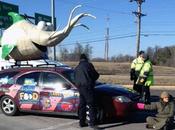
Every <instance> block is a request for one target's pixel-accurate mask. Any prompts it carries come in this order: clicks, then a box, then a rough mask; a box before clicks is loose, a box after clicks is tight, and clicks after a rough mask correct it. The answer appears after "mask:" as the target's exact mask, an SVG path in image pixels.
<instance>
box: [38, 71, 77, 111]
mask: <svg viewBox="0 0 175 130" xmlns="http://www.w3.org/2000/svg"><path fill="white" fill-rule="evenodd" d="M77 100H78V99H77V95H76V90H75V89H74V88H73V86H72V84H71V83H70V82H69V81H68V80H67V79H66V78H64V77H63V76H62V75H61V74H59V73H54V72H42V90H41V91H40V103H41V106H42V110H43V111H53V112H63V113H74V112H76V111H77V108H78V101H77Z"/></svg>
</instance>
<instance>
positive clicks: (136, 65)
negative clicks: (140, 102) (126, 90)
mask: <svg viewBox="0 0 175 130" xmlns="http://www.w3.org/2000/svg"><path fill="white" fill-rule="evenodd" d="M144 57H145V53H144V51H140V52H139V56H138V57H137V58H136V59H134V60H133V61H132V63H131V70H130V79H131V80H133V81H134V82H133V89H134V90H135V91H137V92H138V93H140V94H141V92H142V89H141V87H140V86H139V85H138V84H136V81H137V79H138V77H139V74H140V70H141V68H142V66H143V64H144Z"/></svg>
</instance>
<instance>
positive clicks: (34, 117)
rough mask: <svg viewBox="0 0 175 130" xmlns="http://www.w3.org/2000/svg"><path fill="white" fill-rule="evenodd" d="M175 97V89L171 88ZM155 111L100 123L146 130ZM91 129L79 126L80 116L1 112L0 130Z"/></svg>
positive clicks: (107, 128)
mask: <svg viewBox="0 0 175 130" xmlns="http://www.w3.org/2000/svg"><path fill="white" fill-rule="evenodd" d="M160 93H161V90H151V95H152V101H157V100H158V99H159V97H158V96H159V95H160ZM169 93H170V94H172V95H173V96H174V97H175V90H170V91H169ZM154 114H155V113H154V112H143V111H140V112H137V113H134V114H132V115H131V116H130V117H129V119H127V121H116V120H115V121H111V122H108V123H106V124H101V125H99V128H100V129H102V130H117V129H118V130H146V128H145V124H146V123H145V119H146V117H147V116H148V115H154ZM80 129H82V130H90V128H88V127H85V128H79V127H78V118H75V117H64V116H54V115H41V114H31V113H30V114H29V113H23V114H21V115H19V116H14V117H10V116H5V115H4V114H3V113H1V112H0V130H80Z"/></svg>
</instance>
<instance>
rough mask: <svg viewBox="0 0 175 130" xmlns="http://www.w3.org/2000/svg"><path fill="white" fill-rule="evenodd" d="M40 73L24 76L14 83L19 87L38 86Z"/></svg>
mask: <svg viewBox="0 0 175 130" xmlns="http://www.w3.org/2000/svg"><path fill="white" fill-rule="evenodd" d="M39 76H40V72H32V73H28V74H24V75H22V76H21V77H19V78H18V79H17V81H16V83H17V84H19V85H36V86H38V82H39Z"/></svg>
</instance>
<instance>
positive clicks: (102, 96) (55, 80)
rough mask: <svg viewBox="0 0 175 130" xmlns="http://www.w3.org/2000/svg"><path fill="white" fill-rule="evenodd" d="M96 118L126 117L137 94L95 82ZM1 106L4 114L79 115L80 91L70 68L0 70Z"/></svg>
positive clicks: (116, 86) (118, 86)
mask: <svg viewBox="0 0 175 130" xmlns="http://www.w3.org/2000/svg"><path fill="white" fill-rule="evenodd" d="M95 96H96V97H95V99H96V104H97V105H96V108H97V119H98V120H103V119H105V118H108V117H118V118H120V117H125V116H127V115H128V114H129V113H130V112H131V111H132V110H133V106H134V104H135V102H137V101H138V100H139V94H138V93H136V92H135V91H133V90H130V89H127V88H125V87H122V86H120V85H114V84H107V83H101V82H99V81H97V82H96V86H95ZM0 107H1V110H2V112H3V113H4V114H5V115H8V116H13V115H16V114H18V113H19V112H22V111H28V112H29V111H30V112H41V113H54V114H58V115H69V116H70V115H71V116H78V109H79V92H78V89H77V87H76V86H75V85H74V70H73V69H71V68H69V67H61V66H59V67H17V68H10V69H4V70H2V71H0Z"/></svg>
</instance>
